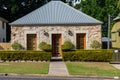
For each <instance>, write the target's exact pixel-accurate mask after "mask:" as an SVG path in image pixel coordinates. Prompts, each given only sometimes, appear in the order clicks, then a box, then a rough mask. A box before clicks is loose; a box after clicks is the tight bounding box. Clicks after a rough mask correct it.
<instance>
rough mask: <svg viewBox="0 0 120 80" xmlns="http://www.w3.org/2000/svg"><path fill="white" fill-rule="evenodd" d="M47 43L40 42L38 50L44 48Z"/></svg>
mask: <svg viewBox="0 0 120 80" xmlns="http://www.w3.org/2000/svg"><path fill="white" fill-rule="evenodd" d="M46 44H47V43H46V42H41V43H40V44H39V49H42V47H43V46H44V45H46Z"/></svg>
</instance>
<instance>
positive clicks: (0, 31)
mask: <svg viewBox="0 0 120 80" xmlns="http://www.w3.org/2000/svg"><path fill="white" fill-rule="evenodd" d="M7 23H8V21H7V20H6V19H4V18H2V17H0V42H6V41H7V40H6V36H7V34H6V33H7V32H6V29H7V28H6V27H7Z"/></svg>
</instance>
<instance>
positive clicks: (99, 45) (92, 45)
mask: <svg viewBox="0 0 120 80" xmlns="http://www.w3.org/2000/svg"><path fill="white" fill-rule="evenodd" d="M90 47H91V48H93V49H100V48H101V44H100V42H98V41H96V40H94V41H92V43H91V44H90Z"/></svg>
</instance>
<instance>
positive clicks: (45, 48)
mask: <svg viewBox="0 0 120 80" xmlns="http://www.w3.org/2000/svg"><path fill="white" fill-rule="evenodd" d="M39 48H40V49H42V50H43V51H47V52H50V51H52V45H50V44H47V43H46V42H41V43H40V44H39Z"/></svg>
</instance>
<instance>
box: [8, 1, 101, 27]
mask: <svg viewBox="0 0 120 80" xmlns="http://www.w3.org/2000/svg"><path fill="white" fill-rule="evenodd" d="M50 24H53V25H54V24H102V22H100V21H99V20H96V19H95V18H92V17H91V16H88V15H86V14H84V13H83V12H81V11H78V10H76V9H74V8H72V7H71V6H69V5H67V4H65V3H63V2H61V1H50V2H49V3H47V4H45V5H44V6H42V7H40V8H38V9H36V10H34V11H32V12H31V13H29V14H27V15H25V16H23V17H22V18H20V19H18V20H16V21H14V22H12V23H10V25H50Z"/></svg>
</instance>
